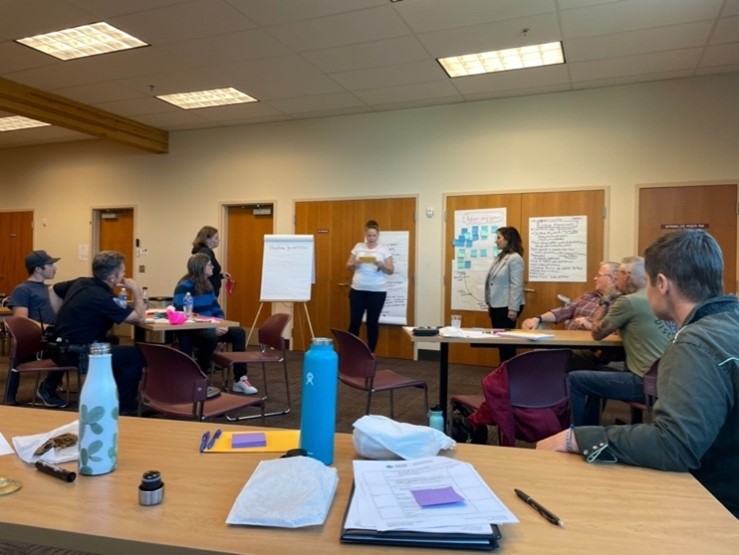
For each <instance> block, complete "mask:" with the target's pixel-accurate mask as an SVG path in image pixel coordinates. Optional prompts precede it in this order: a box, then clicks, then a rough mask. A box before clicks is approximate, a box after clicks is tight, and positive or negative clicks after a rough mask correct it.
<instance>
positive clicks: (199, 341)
mask: <svg viewBox="0 0 739 555" xmlns="http://www.w3.org/2000/svg"><path fill="white" fill-rule="evenodd" d="M218 343H230V344H231V347H232V348H233V350H234V351H235V352H237V353H243V352H244V351H246V332H245V331H244V328H241V327H238V326H232V327H230V328H228V332H226V333H225V334H223V335H218V334H217V333H216V330H215V329H212V328H211V329H206V330H194V331H183V332H181V333H180V351H182V352H183V353H185V354H186V355H187V356H192V352H193V348H195V350H196V353H195V360H196V361H197V362H198V366H200V369H201V370H202V371H203V372H210V363H211V360H212V359H213V353H214V352H215V350H216V346H217V345H218ZM241 376H246V364H234V380H235V381H237V382H238V381H239V380H240V379H241Z"/></svg>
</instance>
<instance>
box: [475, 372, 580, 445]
mask: <svg viewBox="0 0 739 555" xmlns="http://www.w3.org/2000/svg"><path fill="white" fill-rule="evenodd" d="M482 392H483V395H484V396H485V401H484V402H483V404H482V405H480V408H479V409H477V410H476V411H475V412H474V413H472V414H471V415H470V416H469V421H470V422H472V423H473V424H495V425H497V426H498V435H499V438H500V445H504V446H508V447H512V446H514V445H515V443H516V438H518V439H521V440H523V441H528V442H535V441H539V440H540V439H544V438H545V437H549V436H550V435H553V434H556V433H557V432H560V431H562V430H564V429H565V428H566V427H567V426H569V424H570V410H569V401H567V400H565V401H562V402H559V403H558V404H556V405H554V406H552V407H545V408H526V407H518V406H513V405H511V395H510V388H509V387H508V366H507V364H506V363H505V362H503V363H502V364H501V365H500V366H498V368H496V369H495V370H494V371H493V372H490V373H489V374H488V375H487V376H485V377H484V378H483V379H482Z"/></svg>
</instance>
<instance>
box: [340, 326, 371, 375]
mask: <svg viewBox="0 0 739 555" xmlns="http://www.w3.org/2000/svg"><path fill="white" fill-rule="evenodd" d="M331 333H333V334H334V337H336V342H337V344H338V347H339V374H343V375H344V376H349V377H353V378H364V379H368V380H369V379H372V378H374V377H375V371H376V369H377V359H376V358H375V355H374V354H373V353H372V351H370V349H369V347H368V346H367V344H366V343H365V342H364V341H362V340H361V339H360V338H359V337H357V336H356V335H354V334H353V333H349V332H348V331H344V330H339V329H336V328H331Z"/></svg>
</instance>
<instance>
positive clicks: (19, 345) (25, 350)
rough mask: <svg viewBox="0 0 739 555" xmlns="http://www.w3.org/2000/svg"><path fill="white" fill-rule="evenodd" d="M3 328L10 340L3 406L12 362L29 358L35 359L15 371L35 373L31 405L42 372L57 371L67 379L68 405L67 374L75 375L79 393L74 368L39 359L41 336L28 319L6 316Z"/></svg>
mask: <svg viewBox="0 0 739 555" xmlns="http://www.w3.org/2000/svg"><path fill="white" fill-rule="evenodd" d="M3 324H4V325H5V328H6V329H7V330H8V333H9V334H10V338H11V346H10V353H9V355H8V378H7V380H6V382H5V395H4V396H3V404H5V403H6V402H7V397H8V387H9V385H10V375H11V374H10V373H11V372H13V371H14V370H13V362H14V361H16V360H26V359H28V358H30V357H36V358H35V359H34V360H31V361H29V362H23V363H21V364H17V365H15V371H16V372H18V373H19V374H27V373H30V372H35V373H36V385H35V386H34V390H33V400H32V401H31V405H33V406H36V391H38V386H39V381H40V379H41V373H42V372H44V373H45V372H53V371H59V372H64V373H65V375H66V377H67V387H66V388H65V390H66V392H67V404H69V390H70V387H69V373H70V372H74V373H75V374H76V375H77V391H80V374H79V372H78V371H77V367H76V366H59V365H58V364H57V363H56V362H54V361H53V360H51V359H50V358H41V351H42V349H43V345H42V341H43V334H42V332H41V328H40V327H39V325H38V324H37V323H36V322H35V321H33V320H30V319H28V318H22V317H20V316H8V317H7V318H5V320H4V321H3Z"/></svg>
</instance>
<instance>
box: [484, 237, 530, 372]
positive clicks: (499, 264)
mask: <svg viewBox="0 0 739 555" xmlns="http://www.w3.org/2000/svg"><path fill="white" fill-rule="evenodd" d="M495 246H496V247H498V248H499V249H500V253H499V254H498V256H496V257H495V260H494V261H493V263H492V264H491V265H490V270H489V271H488V276H487V278H486V279H485V301H486V302H487V305H488V314H489V315H490V322H491V323H492V325H493V327H494V328H515V327H516V320H518V317H519V315H520V314H521V312H523V305H524V300H523V241H522V240H521V235H520V234H519V233H518V230H517V229H516V228H515V227H501V228H499V229H498V231H497V233H496V236H495ZM498 350H499V353H500V361H501V362H503V361H504V360H508V359H509V358H512V357H514V356H515V355H516V348H515V347H499V349H498Z"/></svg>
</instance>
